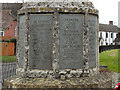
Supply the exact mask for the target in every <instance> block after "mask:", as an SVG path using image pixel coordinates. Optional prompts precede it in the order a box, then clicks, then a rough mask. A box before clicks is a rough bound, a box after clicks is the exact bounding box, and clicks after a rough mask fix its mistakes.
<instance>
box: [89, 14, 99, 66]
mask: <svg viewBox="0 0 120 90" xmlns="http://www.w3.org/2000/svg"><path fill="white" fill-rule="evenodd" d="M88 27H89V62H88V63H89V67H90V68H93V67H95V66H96V37H97V36H96V31H97V17H96V16H92V15H89V17H88Z"/></svg>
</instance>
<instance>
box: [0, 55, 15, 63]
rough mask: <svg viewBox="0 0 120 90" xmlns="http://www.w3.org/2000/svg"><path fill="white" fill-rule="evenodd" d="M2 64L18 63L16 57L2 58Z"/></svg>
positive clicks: (0, 58) (0, 60)
mask: <svg viewBox="0 0 120 90" xmlns="http://www.w3.org/2000/svg"><path fill="white" fill-rule="evenodd" d="M0 62H3V63H9V62H16V56H0Z"/></svg>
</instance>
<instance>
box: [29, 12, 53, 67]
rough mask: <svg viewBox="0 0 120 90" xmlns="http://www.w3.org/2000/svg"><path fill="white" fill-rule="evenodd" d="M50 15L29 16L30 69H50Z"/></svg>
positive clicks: (51, 22) (51, 26) (51, 23)
mask: <svg viewBox="0 0 120 90" xmlns="http://www.w3.org/2000/svg"><path fill="white" fill-rule="evenodd" d="M52 19H53V17H52V15H44V14H42V15H35V14H34V15H30V30H31V32H30V35H31V37H30V56H29V61H30V62H29V63H30V68H31V69H52V28H53V20H52Z"/></svg>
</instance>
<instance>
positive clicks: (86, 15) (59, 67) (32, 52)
mask: <svg viewBox="0 0 120 90" xmlns="http://www.w3.org/2000/svg"><path fill="white" fill-rule="evenodd" d="M98 19H99V16H98V10H96V9H95V8H94V6H93V4H92V2H85V1H80V0H77V1H76V0H72V1H70V2H68V1H67V2H66V1H62V2H55V1H52V2H50V1H49V2H47V1H46V2H27V3H26V4H24V6H23V7H22V8H21V9H20V10H19V11H18V35H19V37H18V43H17V75H16V76H13V77H11V78H9V79H7V80H5V83H4V85H5V88H45V87H46V88H87V87H89V88H97V87H103V88H106V87H107V88H110V87H111V79H104V80H103V76H100V74H96V73H97V70H98V69H99V59H98V56H99V55H98V53H99V51H98V44H99V43H98V27H99V26H98V24H99V20H98ZM95 75H96V77H95ZM106 75H107V74H106ZM106 75H105V76H106ZM98 77H99V78H98ZM90 80H91V81H90ZM102 80H103V81H102ZM89 81H90V82H89ZM105 83H109V84H107V85H105ZM48 84H49V85H48Z"/></svg>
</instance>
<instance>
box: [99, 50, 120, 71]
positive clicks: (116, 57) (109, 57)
mask: <svg viewBox="0 0 120 90" xmlns="http://www.w3.org/2000/svg"><path fill="white" fill-rule="evenodd" d="M118 52H119V53H118ZM118 61H119V62H120V49H119V50H118V49H114V50H109V51H104V52H102V53H100V54H99V63H100V65H106V66H108V70H113V71H115V72H117V73H120V68H118V66H120V63H119V64H118ZM118 69H119V70H118Z"/></svg>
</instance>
